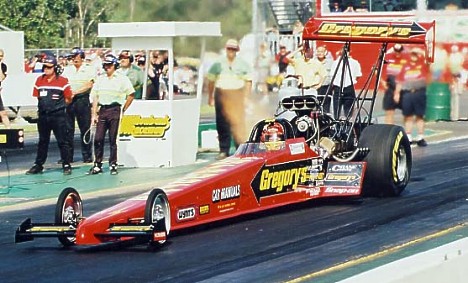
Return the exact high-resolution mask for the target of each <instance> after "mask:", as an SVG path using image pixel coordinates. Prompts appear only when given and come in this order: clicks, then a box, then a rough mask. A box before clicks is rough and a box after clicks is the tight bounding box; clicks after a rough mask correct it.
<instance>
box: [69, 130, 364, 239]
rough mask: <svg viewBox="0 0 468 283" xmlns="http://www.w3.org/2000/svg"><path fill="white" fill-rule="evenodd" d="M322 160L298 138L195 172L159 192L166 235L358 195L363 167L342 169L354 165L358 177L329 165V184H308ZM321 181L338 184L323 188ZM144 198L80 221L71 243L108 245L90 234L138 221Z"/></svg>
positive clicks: (321, 178)
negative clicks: (165, 206) (166, 216)
mask: <svg viewBox="0 0 468 283" xmlns="http://www.w3.org/2000/svg"><path fill="white" fill-rule="evenodd" d="M322 161H323V160H322V159H321V157H320V156H319V155H318V154H317V153H316V152H314V151H313V150H311V149H310V148H309V146H308V145H307V144H306V143H305V142H304V140H303V139H295V140H289V141H287V142H286V147H285V148H284V149H282V150H277V151H270V152H262V153H259V154H256V155H244V156H241V155H235V156H232V157H230V158H227V159H225V160H222V161H219V162H216V163H213V164H211V165H209V166H207V167H205V168H202V169H200V170H197V171H195V172H193V173H191V174H189V175H187V176H186V177H184V178H182V179H181V180H179V181H176V182H174V183H171V184H168V185H167V186H164V187H162V188H161V189H162V190H164V192H165V193H166V194H167V197H168V200H169V204H170V210H171V227H170V230H171V231H172V230H177V229H182V228H187V227H191V226H196V225H200V224H204V223H208V222H213V221H218V220H222V219H227V218H231V217H235V216H238V215H241V214H246V213H251V212H256V211H261V210H265V209H269V208H273V207H277V206H282V205H287V204H291V203H296V202H301V201H305V200H308V199H313V198H320V197H330V196H355V195H360V193H361V189H360V188H361V186H362V178H363V175H364V171H365V163H349V165H346V166H359V168H360V169H359V170H358V171H359V172H360V173H358V174H354V175H353V174H345V175H343V173H342V172H341V171H346V170H347V168H345V167H336V166H343V165H334V167H330V168H331V169H329V171H331V172H334V173H332V174H330V176H331V180H329V181H326V180H325V179H326V178H327V176H325V175H324V174H323V173H322V174H316V175H314V177H313V178H312V179H313V180H311V177H310V176H311V173H310V169H311V164H312V165H313V164H316V165H320V164H321V162H322ZM312 174H313V173H312ZM349 178H351V179H353V178H355V180H356V181H355V184H354V185H353V186H349V185H346V186H339V184H340V182H344V181H343V180H345V179H347V181H346V182H348V181H349ZM340 179H341V180H340ZM311 181H313V182H315V185H311V184H310V182H311ZM324 181H325V182H324ZM326 182H329V183H330V184H333V182H335V183H336V182H338V183H337V184H338V185H336V184H335V185H333V186H326ZM346 184H348V183H346ZM148 195H149V192H148V193H144V194H141V195H138V196H136V197H134V198H131V199H129V200H126V201H124V202H122V203H119V204H117V205H115V206H113V207H111V208H108V209H106V210H104V211H101V212H98V213H96V214H94V215H92V216H90V217H88V218H86V219H84V220H83V221H82V222H80V224H79V226H78V229H77V234H76V244H78V245H94V244H99V243H102V242H105V241H109V240H112V239H108V238H102V237H101V238H100V237H98V236H95V235H96V234H97V233H100V234H102V233H105V232H106V230H107V229H108V228H109V225H110V224H112V223H128V221H129V219H132V218H133V219H135V218H143V217H144V213H145V205H146V199H147V197H148Z"/></svg>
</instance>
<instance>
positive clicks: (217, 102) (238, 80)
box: [207, 39, 252, 159]
mask: <svg viewBox="0 0 468 283" xmlns="http://www.w3.org/2000/svg"><path fill="white" fill-rule="evenodd" d="M225 49H226V56H225V57H221V58H220V60H219V61H218V62H216V63H214V64H213V65H212V66H211V67H210V69H209V71H208V75H207V79H208V105H210V106H214V107H215V115H216V130H217V131H218V140H219V149H220V153H219V155H218V157H217V159H223V158H225V157H227V156H229V153H230V152H229V150H230V147H231V135H232V137H233V138H234V144H235V146H236V148H237V147H238V146H239V145H240V144H241V143H242V142H244V141H245V140H246V137H247V135H246V134H247V133H246V130H245V105H244V103H245V102H244V101H245V97H246V96H247V95H248V94H250V92H251V89H252V73H251V69H250V67H249V65H248V64H247V62H245V61H244V60H242V59H241V58H239V57H237V52H238V51H239V44H238V42H237V40H235V39H229V40H228V41H227V42H226V45H225Z"/></svg>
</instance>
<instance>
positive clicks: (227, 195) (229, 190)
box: [211, 185, 240, 203]
mask: <svg viewBox="0 0 468 283" xmlns="http://www.w3.org/2000/svg"><path fill="white" fill-rule="evenodd" d="M238 197H240V185H235V186H229V187H225V188H222V189H214V190H213V192H212V195H211V200H212V201H213V203H216V202H219V201H224V200H230V199H234V198H238Z"/></svg>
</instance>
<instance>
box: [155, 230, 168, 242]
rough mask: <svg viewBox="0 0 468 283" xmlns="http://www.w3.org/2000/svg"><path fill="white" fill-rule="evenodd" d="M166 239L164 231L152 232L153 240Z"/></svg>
mask: <svg viewBox="0 0 468 283" xmlns="http://www.w3.org/2000/svg"><path fill="white" fill-rule="evenodd" d="M164 240H166V232H154V233H153V241H164Z"/></svg>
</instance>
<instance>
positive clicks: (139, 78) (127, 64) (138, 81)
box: [117, 50, 145, 99]
mask: <svg viewBox="0 0 468 283" xmlns="http://www.w3.org/2000/svg"><path fill="white" fill-rule="evenodd" d="M134 60H135V58H134V57H133V54H132V53H131V52H130V50H123V51H121V52H120V55H119V61H120V68H119V69H118V70H117V72H119V73H121V74H123V75H125V76H127V77H128V78H129V79H130V81H131V82H132V85H133V88H134V89H135V99H141V98H142V94H143V81H144V77H145V73H143V71H142V70H141V69H140V68H139V67H138V66H136V65H135V64H133V61H134Z"/></svg>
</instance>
